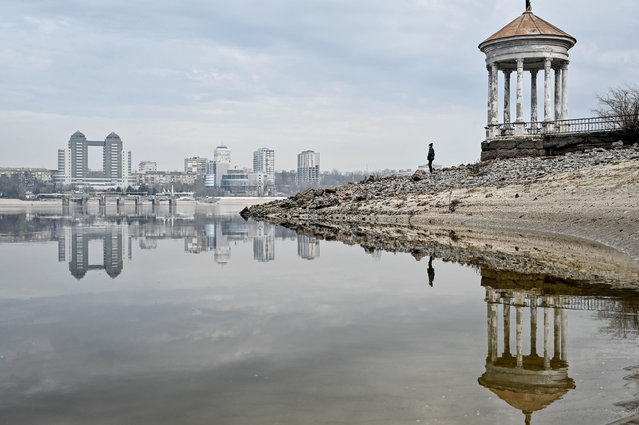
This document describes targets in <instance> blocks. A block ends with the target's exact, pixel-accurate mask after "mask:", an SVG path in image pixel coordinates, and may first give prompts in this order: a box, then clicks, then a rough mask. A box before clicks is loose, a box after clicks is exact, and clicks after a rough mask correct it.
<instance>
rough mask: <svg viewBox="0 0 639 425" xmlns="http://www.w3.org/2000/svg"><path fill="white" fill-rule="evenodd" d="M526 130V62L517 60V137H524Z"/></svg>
mask: <svg viewBox="0 0 639 425" xmlns="http://www.w3.org/2000/svg"><path fill="white" fill-rule="evenodd" d="M524 130H525V121H524V60H523V59H517V119H516V120H515V136H523V135H524Z"/></svg>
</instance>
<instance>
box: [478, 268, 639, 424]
mask: <svg viewBox="0 0 639 425" xmlns="http://www.w3.org/2000/svg"><path fill="white" fill-rule="evenodd" d="M482 286H483V287H484V288H485V289H486V298H485V302H486V306H487V330H488V332H487V333H488V340H487V346H488V350H487V351H488V353H487V356H486V367H485V372H484V373H483V374H482V375H481V376H480V377H479V379H478V382H479V384H480V385H482V386H484V387H485V388H487V389H489V390H490V391H491V392H493V393H494V394H495V395H497V396H498V397H499V398H500V399H502V400H504V401H505V402H506V403H508V404H509V405H510V406H512V407H513V408H515V409H517V410H519V411H521V412H522V414H523V417H524V423H525V424H530V423H531V421H532V416H533V413H535V412H537V411H540V410H543V409H545V408H546V407H548V406H549V405H551V404H553V403H554V402H556V401H558V400H560V399H561V398H562V397H563V396H564V395H565V394H566V393H568V391H570V390H572V389H574V388H575V382H574V380H573V379H572V378H570V377H569V374H568V348H569V347H568V311H569V310H587V311H593V312H595V313H596V314H597V315H598V316H599V317H600V318H602V319H604V320H609V322H610V323H611V325H610V327H609V328H608V330H609V331H610V332H615V333H618V332H619V331H621V332H623V336H624V337H636V336H637V334H638V333H639V323H638V321H637V312H638V311H639V295H638V294H637V292H636V291H634V290H631V289H613V288H611V287H609V286H605V285H594V284H592V283H588V282H582V283H580V282H567V281H561V280H557V279H551V278H548V277H544V276H537V275H535V276H531V275H523V274H518V273H508V272H495V271H492V270H487V269H482ZM500 309H501V315H500V311H499V310H500ZM511 310H514V311H515V313H514V318H515V323H514V330H515V335H514V351H513V350H512V348H513V347H512V345H513V344H512V342H513V341H512V338H511V331H512V328H513V326H512V324H511V319H512V313H511ZM526 317H527V318H528V320H527V321H528V324H529V326H528V328H527V329H526V328H525V326H524V322H525V321H526ZM500 322H501V326H500ZM539 322H541V326H542V332H541V334H542V335H543V337H542V341H540V343H539V344H538V341H537V335H538V326H539ZM500 328H501V331H502V335H501V336H502V339H501V345H500V333H499V329H500ZM526 339H528V341H526ZM525 342H527V343H526V344H525ZM525 345H526V346H527V347H529V352H528V354H525V352H524V346H525ZM538 345H541V348H540V349H539V351H538ZM500 347H501V349H500ZM627 379H631V380H635V381H636V380H639V377H638V376H634V377H633V376H630V377H628V378H627ZM638 402H639V400H631V401H626V402H621V403H617V404H616V405H617V406H620V407H627V408H628V407H630V408H629V409H628V410H632V409H631V408H632V407H634V406H636V405H637V403H638ZM636 419H637V417H634V416H631V417H629V418H627V419H626V420H622V421H618V422H615V424H626V423H637V422H632V421H633V420H636Z"/></svg>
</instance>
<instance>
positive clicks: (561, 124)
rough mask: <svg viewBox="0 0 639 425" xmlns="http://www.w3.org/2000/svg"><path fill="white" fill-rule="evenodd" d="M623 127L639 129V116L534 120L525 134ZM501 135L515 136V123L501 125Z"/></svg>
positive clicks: (575, 131) (562, 132)
mask: <svg viewBox="0 0 639 425" xmlns="http://www.w3.org/2000/svg"><path fill="white" fill-rule="evenodd" d="M622 129H635V130H639V116H637V115H615V116H606V117H594V118H576V119H570V120H557V121H550V122H544V121H532V122H527V123H525V134H526V135H535V134H570V133H597V132H607V131H615V130H622ZM499 134H500V136H502V137H503V136H513V135H514V134H515V124H514V123H505V124H500V125H499Z"/></svg>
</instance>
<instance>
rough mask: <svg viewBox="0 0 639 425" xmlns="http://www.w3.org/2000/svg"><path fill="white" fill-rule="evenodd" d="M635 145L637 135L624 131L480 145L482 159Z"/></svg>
mask: <svg viewBox="0 0 639 425" xmlns="http://www.w3.org/2000/svg"><path fill="white" fill-rule="evenodd" d="M634 143H639V134H638V133H636V132H634V133H633V132H628V131H623V130H619V131H602V132H590V133H571V134H544V135H527V136H508V137H498V138H494V139H490V140H486V141H484V142H482V144H481V160H482V161H487V160H491V159H498V158H518V157H525V156H553V155H563V154H565V153H567V152H578V151H584V150H586V149H594V148H606V149H610V148H614V147H618V146H623V145H632V144H634Z"/></svg>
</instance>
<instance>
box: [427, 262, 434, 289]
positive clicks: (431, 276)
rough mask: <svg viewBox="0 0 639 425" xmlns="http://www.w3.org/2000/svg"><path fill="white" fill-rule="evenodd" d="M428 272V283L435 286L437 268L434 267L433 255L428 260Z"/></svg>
mask: <svg viewBox="0 0 639 425" xmlns="http://www.w3.org/2000/svg"><path fill="white" fill-rule="evenodd" d="M426 271H427V272H428V284H429V285H430V286H433V281H434V280H435V268H434V267H433V256H432V255H431V257H430V259H429V260H428V270H426Z"/></svg>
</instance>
